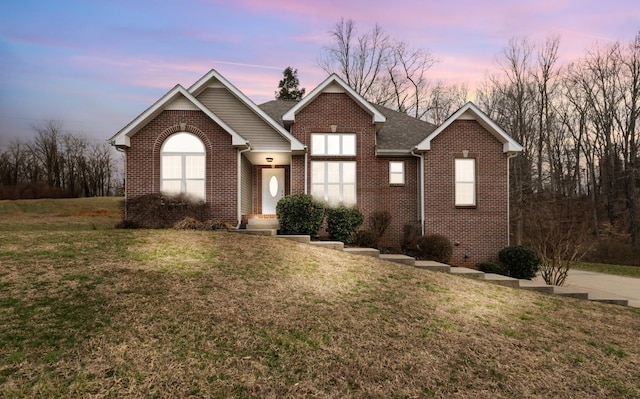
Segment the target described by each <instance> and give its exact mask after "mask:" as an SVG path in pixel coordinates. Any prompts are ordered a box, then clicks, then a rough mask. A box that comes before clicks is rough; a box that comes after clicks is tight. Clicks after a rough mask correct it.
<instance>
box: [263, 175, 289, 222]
mask: <svg viewBox="0 0 640 399" xmlns="http://www.w3.org/2000/svg"><path fill="white" fill-rule="evenodd" d="M283 196H284V169H283V168H267V169H262V213H263V214H275V213H276V205H277V204H278V201H279V200H280V198H282V197H283Z"/></svg>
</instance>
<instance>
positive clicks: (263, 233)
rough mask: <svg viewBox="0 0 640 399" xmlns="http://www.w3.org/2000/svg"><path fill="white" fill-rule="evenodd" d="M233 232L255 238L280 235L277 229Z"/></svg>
mask: <svg viewBox="0 0 640 399" xmlns="http://www.w3.org/2000/svg"><path fill="white" fill-rule="evenodd" d="M232 231H235V232H236V233H242V234H250V235H254V236H275V235H276V234H277V233H278V230H276V229H237V230H232Z"/></svg>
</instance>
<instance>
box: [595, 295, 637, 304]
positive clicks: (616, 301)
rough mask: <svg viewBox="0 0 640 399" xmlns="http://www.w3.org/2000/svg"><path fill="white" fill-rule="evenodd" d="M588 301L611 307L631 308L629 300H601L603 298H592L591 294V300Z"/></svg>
mask: <svg viewBox="0 0 640 399" xmlns="http://www.w3.org/2000/svg"><path fill="white" fill-rule="evenodd" d="M588 299H589V300H590V301H593V302H600V303H608V304H611V305H620V306H629V300H628V299H622V298H601V297H595V296H592V295H591V294H589V298H588Z"/></svg>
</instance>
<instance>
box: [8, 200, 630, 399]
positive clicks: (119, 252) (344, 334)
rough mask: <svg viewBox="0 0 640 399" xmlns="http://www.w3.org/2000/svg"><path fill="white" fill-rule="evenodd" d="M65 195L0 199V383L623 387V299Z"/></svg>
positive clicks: (519, 392)
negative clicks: (488, 277) (120, 210)
mask: <svg viewBox="0 0 640 399" xmlns="http://www.w3.org/2000/svg"><path fill="white" fill-rule="evenodd" d="M69 201H71V205H69ZM73 201H74V200H59V202H57V204H56V202H55V201H54V202H53V203H51V204H49V205H46V206H45V205H41V206H39V205H37V202H32V203H24V202H0V265H1V266H0V321H1V323H0V397H7V398H9V397H10V398H34V397H42V398H50V397H62V398H80V397H83V398H120V397H129V398H177V397H193V398H201V397H202V398H283V397H294V398H298V397H313V398H344V397H347V398H349V397H351V398H432V397H433V398H452V397H455V398H538V397H542V398H638V397H640V388H639V387H640V345H638V331H640V312H638V310H636V309H630V308H624V307H618V306H613V305H603V304H598V303H590V302H586V301H578V300H572V299H562V298H557V297H551V296H545V295H541V294H536V293H533V292H527V291H521V290H513V289H509V288H505V287H500V286H495V285H490V284H486V283H483V282H480V281H475V280H469V279H464V278H461V277H456V276H450V275H445V274H438V273H431V272H427V271H422V270H418V269H413V268H410V267H407V266H402V265H398V264H391V263H386V262H382V261H379V260H376V259H372V258H366V257H358V256H353V255H349V254H345V253H339V252H336V251H331V250H323V249H319V248H315V247H312V246H309V245H304V244H298V243H294V242H290V241H287V240H282V239H276V238H265V237H256V236H245V235H239V234H234V233H227V232H199V231H177V230H158V231H153V230H116V229H113V228H110V226H113V225H114V224H115V223H116V222H117V220H118V214H117V212H116V209H117V207H116V202H117V200H114V199H107V200H99V199H96V200H95V201H96V202H95V203H94V205H91V201H90V200H83V201H87V202H82V201H80V200H75V201H78V202H73ZM101 201H102V202H101ZM83 204H84V205H83ZM47 207H48V208H47ZM44 208H47V210H46V211H44V210H43V209H44ZM38 209H40V211H38ZM60 209H66V210H62V211H61V210H60Z"/></svg>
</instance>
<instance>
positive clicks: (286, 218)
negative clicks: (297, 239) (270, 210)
mask: <svg viewBox="0 0 640 399" xmlns="http://www.w3.org/2000/svg"><path fill="white" fill-rule="evenodd" d="M324 213H325V207H324V204H322V203H321V202H319V201H317V200H315V199H314V198H313V197H312V196H311V195H309V194H294V195H287V196H285V197H282V198H281V199H280V201H278V204H277V205H276V214H277V215H278V220H279V221H280V233H281V234H304V235H310V236H313V237H315V236H316V235H317V234H318V230H320V226H322V220H323V219H324Z"/></svg>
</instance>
